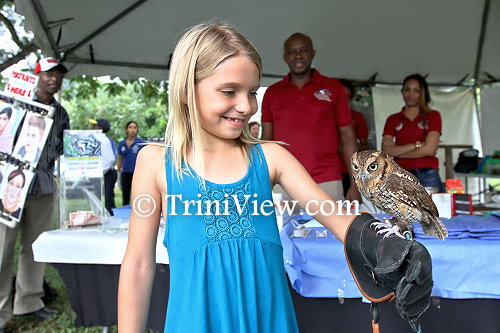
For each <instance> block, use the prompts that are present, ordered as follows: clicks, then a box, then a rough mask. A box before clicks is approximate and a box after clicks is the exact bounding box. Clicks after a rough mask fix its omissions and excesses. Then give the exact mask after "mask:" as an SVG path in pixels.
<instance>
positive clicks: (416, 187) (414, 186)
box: [386, 170, 439, 222]
mask: <svg viewBox="0 0 500 333" xmlns="http://www.w3.org/2000/svg"><path fill="white" fill-rule="evenodd" d="M389 178H391V179H388V181H387V182H386V187H387V189H388V190H390V191H391V192H393V193H394V194H395V195H394V196H395V198H396V199H397V200H398V201H401V202H402V203H404V204H406V205H408V206H410V207H414V208H417V209H420V210H424V211H425V212H427V213H428V214H430V215H432V216H435V217H438V216H439V213H438V210H437V207H436V205H435V204H434V201H432V199H431V196H430V195H429V193H427V191H426V190H425V189H424V187H423V186H422V185H421V184H420V182H419V181H418V179H417V178H416V177H415V176H414V175H412V174H411V173H409V172H408V171H406V170H398V171H396V172H394V173H391V174H390V175H389ZM426 222H427V221H426Z"/></svg>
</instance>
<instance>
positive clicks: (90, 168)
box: [61, 130, 102, 178]
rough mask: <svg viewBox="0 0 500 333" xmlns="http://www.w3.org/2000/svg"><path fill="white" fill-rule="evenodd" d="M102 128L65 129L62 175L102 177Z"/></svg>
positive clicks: (69, 176)
mask: <svg viewBox="0 0 500 333" xmlns="http://www.w3.org/2000/svg"><path fill="white" fill-rule="evenodd" d="M101 136H102V131H101V130H65V131H64V156H63V157H61V176H62V177H68V178H71V177H74V178H79V177H89V178H95V177H102V160H101Z"/></svg>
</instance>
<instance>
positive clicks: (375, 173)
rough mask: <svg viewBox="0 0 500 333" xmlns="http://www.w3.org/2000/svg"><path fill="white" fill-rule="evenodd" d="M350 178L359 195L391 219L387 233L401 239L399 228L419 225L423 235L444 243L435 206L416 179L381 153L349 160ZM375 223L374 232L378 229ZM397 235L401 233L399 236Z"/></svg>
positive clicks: (368, 152) (367, 152)
mask: <svg viewBox="0 0 500 333" xmlns="http://www.w3.org/2000/svg"><path fill="white" fill-rule="evenodd" d="M351 162H352V163H351V168H352V177H353V179H354V182H355V183H356V185H357V186H358V189H359V192H360V193H361V194H362V195H363V196H364V197H365V198H366V199H368V200H370V201H371V202H372V203H373V204H374V205H375V206H377V207H378V208H380V209H382V210H383V211H385V212H387V213H389V214H391V215H393V216H394V217H395V218H396V219H395V220H391V222H392V223H391V225H392V227H390V230H388V229H385V230H383V231H382V232H385V233H386V235H388V234H391V233H396V234H398V236H400V237H402V235H401V234H402V233H403V232H402V230H401V229H402V227H404V226H405V225H406V226H407V227H408V228H409V227H410V223H413V222H420V224H421V225H422V229H423V231H424V233H425V234H426V235H430V236H436V237H437V238H439V239H441V240H444V239H445V238H446V237H448V231H447V230H446V227H445V226H444V224H443V222H441V220H440V219H439V214H438V210H437V207H436V205H435V204H434V202H433V201H432V199H431V197H430V195H429V194H428V193H427V191H426V190H425V189H424V187H423V186H422V185H421V184H420V182H419V181H418V179H417V178H416V177H415V176H414V175H412V174H411V173H409V172H408V171H406V170H404V169H403V168H401V167H400V166H399V165H398V164H397V163H396V162H395V161H394V159H393V158H392V157H390V156H389V155H387V154H386V153H384V152H382V151H377V150H365V151H361V152H357V153H354V155H352V159H351ZM381 224H383V223H379V225H378V226H376V227H378V228H380V227H381ZM399 231H401V232H399Z"/></svg>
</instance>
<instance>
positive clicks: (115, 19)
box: [35, 0, 148, 57]
mask: <svg viewBox="0 0 500 333" xmlns="http://www.w3.org/2000/svg"><path fill="white" fill-rule="evenodd" d="M35 1H37V0H35ZM146 1H148V0H139V1H137V2H135V3H134V4H132V5H131V6H130V7H128V8H126V9H125V10H124V11H122V12H121V13H120V14H118V15H117V16H115V17H113V18H112V19H111V20H109V21H108V22H106V23H105V24H104V25H102V26H100V27H99V28H97V29H96V30H95V31H94V32H92V33H91V34H90V35H88V36H87V37H85V38H83V39H82V40H81V41H79V42H78V43H76V45H75V46H73V47H72V48H71V49H69V50H67V51H66V52H65V54H64V57H66V56H67V55H68V54H71V53H73V52H75V51H76V50H77V49H78V48H79V47H80V46H82V45H83V44H85V43H87V42H88V41H90V40H92V39H93V38H95V37H96V36H98V35H100V34H101V33H102V32H104V31H105V30H107V29H108V28H109V27H111V26H113V25H114V24H115V23H116V22H118V21H120V20H121V19H122V18H124V17H125V16H127V15H128V14H130V13H131V12H132V11H134V10H135V9H136V8H138V7H139V6H141V5H142V4H144V3H145V2H146Z"/></svg>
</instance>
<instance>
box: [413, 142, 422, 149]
mask: <svg viewBox="0 0 500 333" xmlns="http://www.w3.org/2000/svg"><path fill="white" fill-rule="evenodd" d="M414 145H415V148H422V146H423V144H422V142H420V141H417V142H415V143H414Z"/></svg>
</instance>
